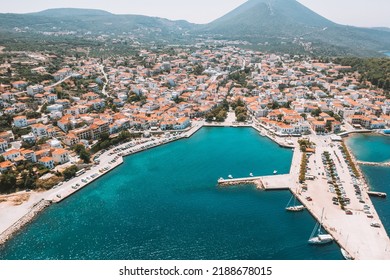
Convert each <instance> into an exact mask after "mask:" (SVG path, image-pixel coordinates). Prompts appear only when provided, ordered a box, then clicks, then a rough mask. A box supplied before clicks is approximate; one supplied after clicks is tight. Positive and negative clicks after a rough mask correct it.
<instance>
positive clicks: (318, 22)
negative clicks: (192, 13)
mask: <svg viewBox="0 0 390 280" xmlns="http://www.w3.org/2000/svg"><path fill="white" fill-rule="evenodd" d="M334 25H335V24H334V23H333V22H331V21H329V20H327V19H326V18H324V17H321V16H319V15H318V14H316V13H314V12H313V11H311V10H309V9H308V8H306V7H305V6H303V5H302V4H300V3H298V2H297V1H295V0H250V1H247V2H246V3H244V4H242V5H241V6H240V7H238V8H237V9H235V10H233V11H231V12H230V13H228V14H226V15H224V16H222V17H221V18H219V19H217V20H215V21H213V22H211V23H210V24H208V25H207V26H205V29H204V31H209V32H210V33H219V32H220V33H230V34H231V35H233V34H237V33H242V32H243V31H244V34H248V35H250V34H252V35H262V36H263V35H269V36H279V37H283V36H288V37H291V35H292V36H297V35H301V34H305V33H307V32H310V31H314V30H318V29H319V28H324V27H330V26H334Z"/></svg>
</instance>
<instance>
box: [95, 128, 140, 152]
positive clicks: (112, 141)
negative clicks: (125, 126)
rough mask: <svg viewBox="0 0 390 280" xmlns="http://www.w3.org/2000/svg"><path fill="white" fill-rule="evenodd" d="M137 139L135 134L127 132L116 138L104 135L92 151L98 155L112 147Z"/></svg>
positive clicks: (122, 132)
mask: <svg viewBox="0 0 390 280" xmlns="http://www.w3.org/2000/svg"><path fill="white" fill-rule="evenodd" d="M135 137H136V135H135V134H132V133H130V132H128V131H126V130H124V131H121V132H120V133H119V135H118V136H117V137H115V138H110V137H109V135H108V134H102V135H101V137H100V140H99V141H98V143H97V144H96V145H95V146H94V147H93V148H92V149H91V152H92V153H93V154H94V153H97V152H98V151H100V150H104V149H107V148H109V147H110V146H114V145H118V144H120V143H124V142H128V141H130V140H131V139H133V138H135Z"/></svg>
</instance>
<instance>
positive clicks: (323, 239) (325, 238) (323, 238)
mask: <svg viewBox="0 0 390 280" xmlns="http://www.w3.org/2000/svg"><path fill="white" fill-rule="evenodd" d="M323 217H324V209H322V214H321V221H320V223H318V222H317V223H316V225H315V226H314V229H313V232H312V233H311V235H310V238H309V240H308V242H309V244H313V245H322V244H327V243H331V242H332V241H333V237H332V235H330V234H323V233H322V232H321V227H322V218H323ZM316 232H317V236H315V234H316Z"/></svg>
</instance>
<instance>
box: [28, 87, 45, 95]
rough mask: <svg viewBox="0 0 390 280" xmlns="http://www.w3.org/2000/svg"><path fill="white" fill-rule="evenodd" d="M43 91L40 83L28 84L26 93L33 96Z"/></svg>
mask: <svg viewBox="0 0 390 280" xmlns="http://www.w3.org/2000/svg"><path fill="white" fill-rule="evenodd" d="M41 92H44V89H43V86H42V85H35V86H28V87H27V94H28V95H30V96H35V95H36V94H38V93H41Z"/></svg>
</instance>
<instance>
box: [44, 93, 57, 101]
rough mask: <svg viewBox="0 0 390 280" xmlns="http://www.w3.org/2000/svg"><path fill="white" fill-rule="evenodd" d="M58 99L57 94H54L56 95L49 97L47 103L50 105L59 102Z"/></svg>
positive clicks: (51, 94)
mask: <svg viewBox="0 0 390 280" xmlns="http://www.w3.org/2000/svg"><path fill="white" fill-rule="evenodd" d="M57 99H58V97H57V94H54V93H50V94H49V95H48V96H47V102H49V103H54V102H56V101H57Z"/></svg>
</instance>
